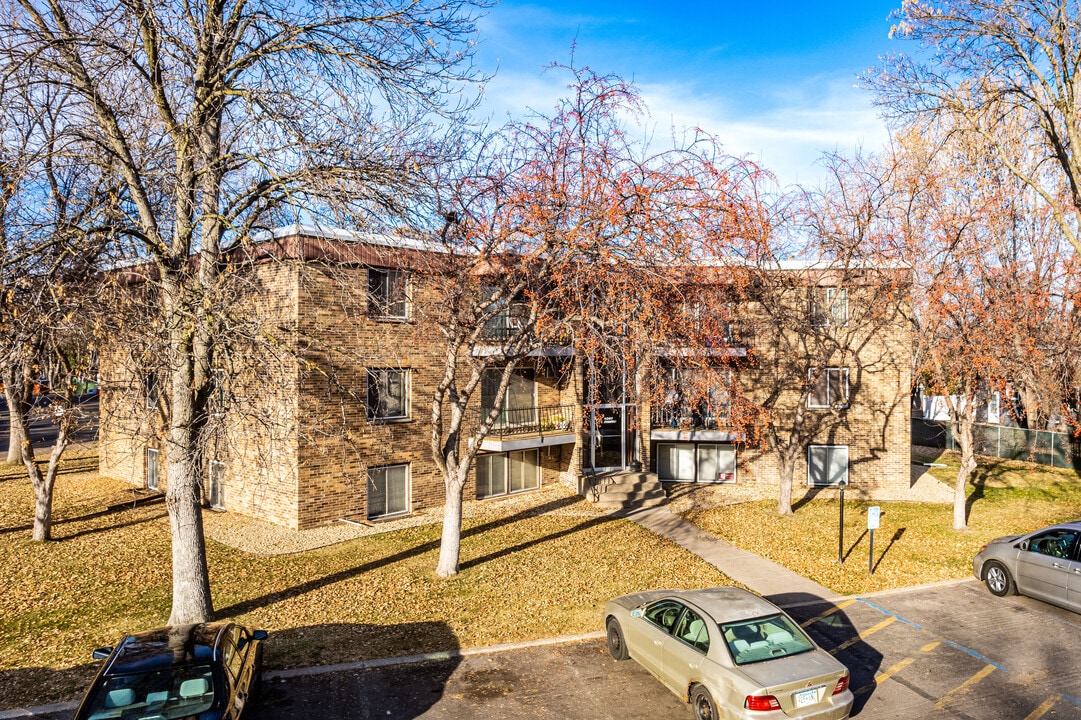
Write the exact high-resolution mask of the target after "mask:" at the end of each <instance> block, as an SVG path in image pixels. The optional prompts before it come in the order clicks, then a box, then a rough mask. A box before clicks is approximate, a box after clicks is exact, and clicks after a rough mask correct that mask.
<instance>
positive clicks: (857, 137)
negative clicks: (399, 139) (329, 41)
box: [482, 71, 889, 186]
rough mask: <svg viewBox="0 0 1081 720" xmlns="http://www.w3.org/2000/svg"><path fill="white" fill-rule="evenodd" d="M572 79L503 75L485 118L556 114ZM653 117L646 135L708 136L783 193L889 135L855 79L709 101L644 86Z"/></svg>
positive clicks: (674, 88)
mask: <svg viewBox="0 0 1081 720" xmlns="http://www.w3.org/2000/svg"><path fill="white" fill-rule="evenodd" d="M567 82H568V76H567V74H566V73H563V72H559V71H550V72H547V73H544V74H543V75H542V74H539V73H538V74H532V75H530V74H527V73H523V74H517V73H511V72H505V73H499V74H498V75H497V76H496V77H495V78H494V79H493V80H492V82H490V83H489V85H488V87H487V88H486V90H485V103H484V105H483V106H482V111H483V112H485V113H486V114H490V115H491V117H492V120H493V122H495V123H496V124H499V123H502V122H503V120H504V119H505V118H506V117H508V116H510V117H514V118H520V117H523V116H524V115H525V113H526V112H527V108H533V109H536V110H539V111H540V112H542V113H545V114H550V113H551V111H552V109H553V108H554V106H555V104H556V102H557V100H558V99H559V97H560V96H561V95H563V94H564V93H565V91H566V84H567ZM639 90H640V91H641V94H642V98H643V100H644V101H645V103H646V105H647V107H648V109H649V112H650V116H649V117H648V118H647V119H646V120H645V122H646V127H645V128H644V129H643V132H644V133H645V134H647V135H652V136H653V137H654V138H656V140H657V141H665V140H666V139H667V138H668V137H669V136H670V134H671V132H672V131H675V133H676V135H677V136H678V135H679V134H680V133H681V132H682V131H683V130H684V129H693V128H696V127H697V128H702V129H703V130H705V131H707V132H709V133H711V134H713V135H715V136H716V137H717V138H718V139H720V141H721V142H722V143H723V144H724V146H725V149H726V150H727V151H728V152H729V153H731V154H733V155H738V156H746V157H747V158H749V159H751V160H753V161H755V162H757V163H758V164H760V165H761V166H762V167H763V168H765V169H767V170H769V171H770V172H772V173H773V174H774V175H776V176H777V179H778V181H779V183H780V184H781V185H782V186H786V185H790V184H794V183H801V184H804V185H815V184H817V183H818V182H820V181H821V180H822V179H823V178H824V177H825V172H824V169H823V168H822V167H821V164H820V163H819V160H820V159H821V157H822V153H823V152H827V151H828V152H833V151H839V152H842V153H851V152H853V151H854V150H855V149H856V148H858V147H862V148H863V149H864V150H865V151H869V152H873V151H877V150H879V149H881V148H882V147H884V146H885V145H886V143H887V141H888V138H889V135H888V132H887V130H886V126H885V124H884V123H883V122H882V120H880V119H879V118H878V116H877V113H876V111H875V109H874V108H873V107H872V105H871V101H870V97H869V96H868V95H867V94H865V93H864V92H863V91H861V90H859V89H858V88H855V87H853V80H852V79H851V78H846V79H840V78H823V77H818V78H812V79H807V80H803V81H801V82H799V83H798V84H793V85H783V84H778V85H768V84H766V83H764V82H758V83H757V84H756V82H755V81H754V80H751V81H749V82H746V83H744V84H742V85H739V86H736V85H733V86H732V87H731V93H730V94H724V93H717V92H715V91H714V92H712V93H709V94H706V93H703V92H702V90H701V88H700V87H696V86H695V85H694V84H693V83H690V82H684V83H670V84H661V83H650V84H643V85H640V86H639Z"/></svg>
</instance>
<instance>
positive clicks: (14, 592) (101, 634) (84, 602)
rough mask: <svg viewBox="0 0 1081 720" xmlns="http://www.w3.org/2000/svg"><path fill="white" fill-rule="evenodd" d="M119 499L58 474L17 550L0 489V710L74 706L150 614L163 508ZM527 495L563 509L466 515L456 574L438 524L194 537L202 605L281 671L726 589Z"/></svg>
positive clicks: (165, 586) (165, 538)
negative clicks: (345, 533)
mask: <svg viewBox="0 0 1081 720" xmlns="http://www.w3.org/2000/svg"><path fill="white" fill-rule="evenodd" d="M132 498H133V495H132V492H131V488H130V487H129V486H127V485H125V484H122V483H119V482H116V481H113V480H110V479H107V478H101V477H99V476H98V475H96V474H93V473H82V474H78V473H73V474H65V475H61V476H60V477H59V478H58V481H57V488H56V499H55V507H54V515H55V518H56V522H55V524H54V528H53V530H54V537H55V540H54V541H53V542H49V543H35V542H33V541H31V540H30V529H29V520H30V518H31V517H32V512H33V493H32V491H31V488H30V483H29V480H22V479H18V478H12V479H8V480H2V481H0V552H2V553H3V557H4V558H5V561H4V563H3V564H2V567H0V586H2V587H3V588H4V591H3V593H0V708H10V707H16V706H24V705H27V704H30V705H38V704H44V703H51V702H58V701H61V700H71V699H75V698H77V697H78V696H79V694H80V693H81V692H82V690H83V689H84V688H85V686H86V684H87V683H88V682H89V680H90V678H91V677H92V676H93V673H94V671H95V669H96V667H97V665H96V663H93V662H92V661H91V660H90V652H91V650H93V648H95V647H99V646H102V645H112V644H113V643H115V642H116V640H117V639H118V638H119V636H120V635H121V634H122V633H123V632H126V631H131V630H138V629H144V628H148V627H155V626H158V625H162V624H164V623H165V622H166V621H167V619H168V616H169V605H170V597H171V591H172V585H171V583H172V580H171V572H170V567H171V560H170V545H169V525H168V519H167V517H166V511H165V506H164V505H163V504H161V503H158V504H138V505H135V506H134V507H133V506H131V505H130V504H128V503H130V501H131V500H132ZM536 498H537V499H536V503H537V504H538V505H544V504H545V503H551V502H553V500H554V501H556V502H557V503H558V504H559V505H561V506H562V507H564V511H562V512H560V513H553V514H546V513H532V512H521V511H508V512H509V513H510V514H506V513H504V514H500V512H499V508H498V506H497V505H489V506H486V508H487V509H485V511H483V512H480V513H477V514H476V515H475V516H474V517H471V518H468V519H467V520H466V521H465V524H464V528H463V531H464V534H463V541H462V557H461V572H460V574H459V575H457V576H456V577H453V578H449V579H443V578H439V577H437V576H436V575H435V573H434V568H435V565H436V558H437V555H438V544H439V533H440V527H439V526H438V525H426V526H421V527H415V528H411V529H406V530H398V531H395V532H390V533H385V534H381V535H372V536H368V537H364V538H360V539H356V540H351V541H348V542H344V543H340V544H337V545H332V546H329V547H324V548H321V549H318V550H311V551H308V552H302V553H296V554H292V555H279V556H262V555H252V554H248V553H244V552H241V551H239V550H235V549H233V548H231V547H227V546H225V545H221V544H219V543H216V542H208V546H207V558H208V563H209V567H210V575H211V586H212V591H213V596H214V602H215V608H216V610H217V613H218V616H219V617H225V618H232V619H236V620H238V621H240V622H243V623H246V624H249V625H253V626H256V627H260V628H265V629H267V630H269V631H270V633H271V640H270V641H269V642H268V643H267V646H266V656H265V659H266V663H267V667H269V668H287V667H303V666H310V665H321V664H330V663H342V662H353V661H357V660H363V659H369V658H376V657H388V656H395V655H411V654H415V653H422V652H429V651H437V650H451V649H455V648H458V647H470V646H479V645H488V644H494V643H506V642H516V641H523V640H531V639H536V638H541V637H551V636H556V635H564V634H575V633H583V632H591V631H595V630H599V629H601V618H600V610H601V606H602V605H603V603H604V602H605V601H606V600H608V599H609V598H611V597H613V596H616V595H621V594H624V593H628V592H633V591H638V590H642V589H647V588H655V587H691V586H709V585H720V584H727V583H729V582H730V580H729V579H728V578H726V577H725V576H724V575H722V574H720V573H719V572H717V571H716V569H714V568H713V567H712V566H710V565H708V564H707V563H705V562H704V561H702V560H700V559H699V558H697V557H695V556H693V555H691V554H690V553H688V552H686V551H684V550H682V549H681V548H679V547H677V546H676V545H674V544H672V543H670V542H669V541H667V540H664V539H662V538H659V537H657V536H656V535H653V534H652V533H650V532H648V531H646V530H644V529H642V528H640V527H638V526H637V525H634V524H633V523H630V522H628V521H626V520H616V519H610V518H608V517H607V516H604V515H602V514H599V513H596V512H594V511H593V510H592V508H591V507H589V506H588V504H587V503H586V502H585V501H584V500H582V499H578V498H575V497H574V496H572V494H571V493H570V492H569V491H568V490H566V489H565V488H562V486H557V487H551V488H546V489H545V490H543V491H541V492H540V493H537V494H536ZM124 501H126V502H125V504H123V505H121V506H119V507H116V508H114V509H113V510H112V511H109V512H105V510H106V508H107V507H108V506H110V505H116V504H117V503H120V502H124ZM578 503H580V504H581V507H580V510H579V511H576V512H568V511H566V508H567V507H568V506H570V507H571V508H572V509H574V508H575V507H576V506H577V504H578Z"/></svg>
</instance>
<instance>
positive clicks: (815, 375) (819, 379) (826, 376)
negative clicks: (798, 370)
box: [807, 368, 848, 408]
mask: <svg viewBox="0 0 1081 720" xmlns="http://www.w3.org/2000/svg"><path fill="white" fill-rule="evenodd" d="M807 380H808V381H809V383H810V385H811V391H810V393H808V395H807V407H813V408H838V407H848V368H811V369H810V370H808V371H807Z"/></svg>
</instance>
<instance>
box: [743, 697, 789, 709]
mask: <svg viewBox="0 0 1081 720" xmlns="http://www.w3.org/2000/svg"><path fill="white" fill-rule="evenodd" d="M743 707H745V708H747V709H748V710H780V709H781V703H779V702H777V698H775V697H773V696H772V695H748V696H747V699H746V700H744V701H743Z"/></svg>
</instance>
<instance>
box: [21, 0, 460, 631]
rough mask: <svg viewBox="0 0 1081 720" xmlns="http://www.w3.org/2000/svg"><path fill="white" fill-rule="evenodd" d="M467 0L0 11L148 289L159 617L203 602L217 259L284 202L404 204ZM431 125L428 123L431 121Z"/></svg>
mask: <svg viewBox="0 0 1081 720" xmlns="http://www.w3.org/2000/svg"><path fill="white" fill-rule="evenodd" d="M477 5H478V4H477V3H471V2H465V1H462V0H452V1H451V2H432V3H429V2H423V1H422V2H418V1H414V0H401V1H391V2H372V3H368V2H359V1H358V2H345V3H332V4H311V3H309V4H303V5H299V6H298V5H291V4H289V3H278V2H273V1H272V0H267V1H259V2H248V3H231V2H210V3H199V4H196V5H191V4H190V3H182V2H172V1H167V2H160V3H154V4H149V5H148V4H145V3H141V2H134V3H132V2H125V1H123V0H117V1H116V2H109V1H103V2H94V3H90V4H87V3H85V2H74V1H72V0H48V1H47V2H45V3H36V2H30V0H19V1H18V2H17V4H14V5H13V6H11V7H8V8H6V9H5V12H4V18H5V19H4V21H3V22H4V24H3V30H2V32H3V33H4V35H5V36H6V37H7V38H8V39H9V42H7V43H6V45H7V47H9V48H10V50H9V56H8V58H7V62H8V63H9V64H12V65H22V64H26V65H27V66H29V67H33V68H36V69H39V70H38V72H39V78H40V81H41V82H56V83H57V84H58V85H62V86H64V87H68V88H70V89H71V91H72V93H73V99H74V100H76V102H72V103H71V104H70V105H69V108H68V117H69V121H70V123H71V125H72V126H77V127H81V128H82V130H83V134H84V136H85V141H86V142H88V143H91V144H93V145H95V146H96V147H98V148H100V149H101V150H102V152H103V153H104V155H105V157H106V162H107V163H108V164H109V166H110V167H111V168H114V169H115V172H116V173H118V174H119V175H120V177H121V178H122V179H123V183H124V187H123V193H122V196H123V197H124V199H125V201H124V203H123V206H122V207H123V210H124V213H123V214H122V215H121V216H118V217H116V218H115V222H114V228H115V232H116V233H118V234H120V235H122V236H123V237H126V238H128V239H130V240H131V241H132V242H133V245H134V246H135V247H136V248H137V249H138V252H139V254H140V257H141V258H143V259H144V260H145V262H146V263H147V264H148V268H149V269H148V270H147V272H146V273H145V274H144V277H145V280H146V281H147V282H149V283H152V284H153V286H154V290H153V292H151V293H149V295H148V297H149V298H151V299H152V300H153V301H154V303H155V306H154V307H155V313H156V314H155V319H156V322H154V323H153V324H152V325H151V327H152V328H155V329H157V330H158V331H159V332H160V333H161V335H160V337H161V339H162V340H161V347H162V349H163V352H162V354H161V356H160V366H161V379H162V383H161V385H162V390H163V401H162V404H161V408H162V410H163V412H164V413H165V415H164V417H165V423H164V425H165V429H164V450H165V458H166V463H165V470H166V475H167V479H168V491H167V504H168V508H169V517H170V524H171V528H172V547H173V605H172V613H171V616H170V622H171V623H174V624H176V623H186V622H196V621H201V620H205V619H207V618H208V617H210V615H211V614H212V601H211V597H210V584H209V576H208V572H207V566H206V557H205V545H204V538H203V532H202V518H201V515H200V500H201V496H200V487H201V484H200V481H199V480H200V472H201V466H200V457H201V455H200V451H199V445H200V439H201V437H202V436H203V433H204V430H205V419H206V418H207V417H208V416H209V413H208V412H207V411H206V403H207V402H208V398H209V396H210V390H209V388H210V387H211V382H212V379H211V378H212V369H213V367H214V366H215V358H216V356H217V353H219V352H220V350H219V332H220V331H221V329H222V323H221V322H219V320H220V317H221V315H222V313H221V305H220V304H219V303H221V302H222V301H223V300H224V299H225V297H226V296H227V295H228V293H227V292H225V291H224V290H223V288H224V287H225V286H226V285H227V283H228V282H229V274H228V273H227V272H226V270H227V265H228V263H227V260H228V258H229V257H230V255H229V254H230V253H231V252H233V251H234V250H235V249H236V248H237V246H238V245H241V244H243V243H245V242H246V239H247V238H248V237H249V236H250V234H251V232H252V231H253V230H254V229H257V228H260V227H267V226H272V225H280V224H283V220H284V221H289V220H292V219H294V218H295V217H296V216H297V214H298V213H307V216H309V217H320V216H325V215H326V214H327V213H329V212H331V211H332V210H339V211H343V212H344V211H346V210H348V211H351V212H352V213H354V214H358V213H360V212H361V211H366V212H367V215H366V217H368V218H369V220H370V221H371V222H373V223H374V222H377V221H380V220H387V219H389V218H391V217H393V216H396V215H398V214H401V213H403V212H404V211H405V209H406V208H409V207H410V204H411V199H412V198H413V197H415V195H416V190H417V188H418V182H417V180H418V178H419V177H420V174H421V171H423V169H424V168H425V167H427V166H429V165H430V164H432V163H435V162H438V161H439V159H440V148H439V147H438V146H437V145H436V143H435V142H434V141H433V131H434V129H435V127H434V126H436V125H440V124H441V125H442V126H443V127H446V126H447V125H453V122H454V121H455V120H456V119H457V118H459V117H460V116H461V113H462V112H463V111H464V110H466V109H468V105H469V95H468V83H469V82H470V81H471V80H473V79H474V78H475V73H474V71H473V68H472V67H471V66H470V64H469V60H470V56H471V50H470V48H471V45H470V41H471V36H472V33H473V31H474V26H473V22H474V17H475V10H476V8H477ZM441 129H442V128H441Z"/></svg>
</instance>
